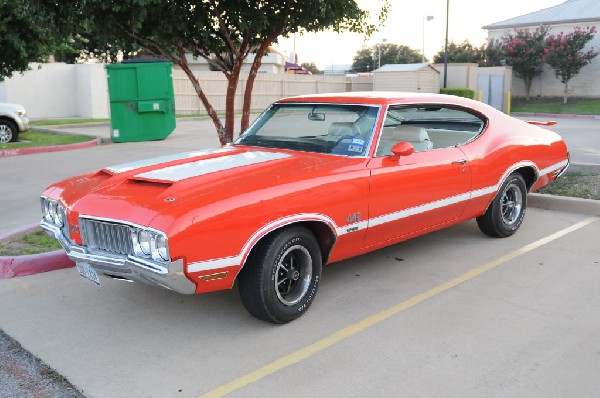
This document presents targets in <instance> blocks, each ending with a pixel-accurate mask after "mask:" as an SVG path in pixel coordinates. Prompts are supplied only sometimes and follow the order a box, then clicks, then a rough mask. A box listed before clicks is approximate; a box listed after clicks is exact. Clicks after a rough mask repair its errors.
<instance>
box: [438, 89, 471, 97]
mask: <svg viewBox="0 0 600 398" xmlns="http://www.w3.org/2000/svg"><path fill="white" fill-rule="evenodd" d="M440 94H448V95H456V96H457V97H463V98H469V99H473V98H474V97H475V91H474V90H471V89H470V88H440Z"/></svg>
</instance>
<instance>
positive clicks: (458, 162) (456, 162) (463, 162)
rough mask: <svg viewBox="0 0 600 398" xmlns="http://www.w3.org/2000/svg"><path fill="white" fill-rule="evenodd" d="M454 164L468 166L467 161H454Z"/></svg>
mask: <svg viewBox="0 0 600 398" xmlns="http://www.w3.org/2000/svg"><path fill="white" fill-rule="evenodd" d="M452 164H460V165H463V166H464V165H465V164H467V159H460V160H453V161H452Z"/></svg>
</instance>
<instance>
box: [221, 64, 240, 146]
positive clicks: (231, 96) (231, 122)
mask: <svg viewBox="0 0 600 398" xmlns="http://www.w3.org/2000/svg"><path fill="white" fill-rule="evenodd" d="M243 62H244V60H243V59H242V60H237V61H236V64H235V66H234V67H233V70H232V71H231V73H230V74H228V75H227V97H226V98H225V131H226V132H227V142H233V130H234V128H235V93H236V91H237V86H238V83H239V81H240V71H241V69H242V64H243Z"/></svg>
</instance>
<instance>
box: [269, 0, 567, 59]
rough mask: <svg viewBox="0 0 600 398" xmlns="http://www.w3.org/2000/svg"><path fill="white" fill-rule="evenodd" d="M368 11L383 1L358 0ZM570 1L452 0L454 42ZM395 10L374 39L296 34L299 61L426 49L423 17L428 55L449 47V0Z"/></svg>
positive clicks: (288, 48) (403, 3) (403, 1)
mask: <svg viewBox="0 0 600 398" xmlns="http://www.w3.org/2000/svg"><path fill="white" fill-rule="evenodd" d="M357 1H358V3H359V5H360V6H361V7H362V8H363V9H368V10H370V11H371V13H372V14H376V13H377V4H378V3H379V2H378V1H375V0H370V1H368V0H357ZM564 2H565V0H450V13H449V15H450V17H449V23H448V40H449V41H454V42H456V43H460V42H462V41H463V40H465V39H468V40H469V41H470V42H471V43H473V44H475V45H477V46H479V45H481V44H483V43H484V41H485V39H486V37H487V33H486V31H485V30H483V29H481V27H482V26H485V25H489V24H492V23H495V22H500V21H504V20H506V19H510V18H513V17H516V16H519V15H523V14H528V13H530V12H534V11H538V10H541V9H544V8H548V7H552V6H555V5H557V4H560V3H564ZM390 3H391V5H392V8H391V11H390V13H389V15H388V18H387V20H386V22H385V23H384V24H383V25H382V26H380V28H379V31H378V32H375V33H374V34H373V35H372V36H371V37H370V38H369V39H368V40H366V41H365V40H364V37H363V36H361V35H358V34H353V33H348V32H346V33H340V34H337V33H335V32H331V31H325V32H320V33H309V34H304V35H299V34H297V35H296V39H295V49H296V53H297V54H298V61H299V62H300V63H302V62H314V63H316V64H317V66H318V67H319V68H321V69H324V68H325V67H327V66H328V65H331V64H352V58H353V57H354V54H355V53H356V52H357V51H358V50H359V49H360V48H361V46H371V45H374V44H377V43H380V42H382V41H383V40H384V39H385V40H387V42H388V43H395V44H403V45H406V46H409V47H411V48H413V49H415V50H419V51H421V49H422V47H423V20H424V17H426V16H433V19H432V20H431V21H428V22H425V56H427V57H428V58H429V59H430V60H431V59H432V58H433V55H434V54H436V53H437V52H438V51H439V50H440V49H442V48H443V46H444V39H445V33H446V32H445V29H446V0H418V1H415V0H390ZM274 47H275V48H277V49H278V50H279V51H280V52H282V53H284V54H286V55H288V54H289V53H290V52H292V51H294V39H293V37H290V38H280V40H279V41H278V43H277V44H276V45H275V46H274Z"/></svg>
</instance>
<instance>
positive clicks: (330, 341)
mask: <svg viewBox="0 0 600 398" xmlns="http://www.w3.org/2000/svg"><path fill="white" fill-rule="evenodd" d="M598 219H599V218H598V217H590V218H587V219H585V220H583V221H580V222H578V223H576V224H573V225H571V226H570V227H568V228H565V229H563V230H561V231H558V232H555V233H553V234H552V235H548V236H546V237H545V238H542V239H540V240H537V241H535V242H533V243H530V244H528V245H526V246H523V247H521V248H520V249H517V250H515V251H513V252H510V253H508V254H506V255H504V256H502V257H500V258H498V259H496V260H493V261H490V262H489V263H487V264H484V265H482V266H480V267H477V268H475V269H472V270H471V271H469V272H467V273H464V274H462V275H461V276H459V277H457V278H454V279H452V280H450V281H448V282H446V283H442V284H441V285H438V286H436V287H434V288H433V289H431V290H428V291H426V292H424V293H421V294H419V295H416V296H413V297H411V298H409V299H408V300H405V301H403V302H401V303H399V304H396V305H394V306H392V307H390V308H388V309H386V310H383V311H381V312H379V313H377V314H375V315H373V316H370V317H368V318H365V319H363V320H362V321H359V322H357V323H355V324H353V325H350V326H347V327H345V328H343V329H340V330H338V331H337V332H335V333H332V334H330V335H329V336H327V337H325V338H323V339H321V340H318V341H316V342H314V343H312V344H309V345H307V346H305V347H303V348H300V349H299V350H297V351H294V352H292V353H291V354H288V355H286V356H284V357H281V358H279V359H277V360H275V361H273V362H271V363H270V364H268V365H265V366H263V367H262V368H260V369H257V370H255V371H253V372H250V373H248V374H246V375H244V376H242V377H239V378H237V379H235V380H233V381H231V382H229V383H227V384H223V385H222V386H220V387H217V388H215V389H214V390H211V391H209V392H207V393H205V394H203V395H201V396H200V397H199V398H207V397H221V396H223V395H226V394H229V393H231V392H233V391H236V390H239V389H240V388H242V387H245V386H247V385H249V384H251V383H254V382H255V381H258V380H260V379H262V378H263V377H266V376H268V375H270V374H273V373H275V372H277V371H279V370H281V369H284V368H286V367H288V366H290V365H293V364H295V363H298V362H300V361H302V360H303V359H306V358H308V357H310V356H312V355H313V354H316V353H317V352H320V351H323V350H324V349H326V348H328V347H331V346H332V345H334V344H336V343H339V342H340V341H342V340H345V339H347V338H348V337H350V336H353V335H355V334H357V333H359V332H361V331H363V330H365V329H366V328H368V327H370V326H373V325H376V324H378V323H380V322H382V321H384V320H385V319H387V318H389V317H391V316H392V315H395V314H397V313H399V312H401V311H404V310H406V309H408V308H411V307H413V306H415V305H417V304H419V303H421V302H423V301H425V300H427V299H429V298H431V297H434V296H437V295H438V294H440V293H443V292H445V291H446V290H449V289H451V288H453V287H455V286H457V285H460V284H461V283H463V282H466V281H468V280H471V279H473V278H475V277H476V276H478V275H481V274H483V273H484V272H487V271H489V270H492V269H494V268H496V267H497V266H499V265H502V264H504V263H506V262H508V261H511V260H513V259H515V258H517V257H519V256H522V255H523V254H525V253H528V252H530V251H532V250H535V249H537V248H539V247H541V246H544V245H546V244H548V243H550V242H552V241H554V240H556V239H558V238H561V237H563V236H565V235H567V234H570V233H571V232H573V231H576V230H578V229H581V228H583V227H585V226H587V225H589V224H591V223H593V222H595V221H598Z"/></svg>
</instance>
